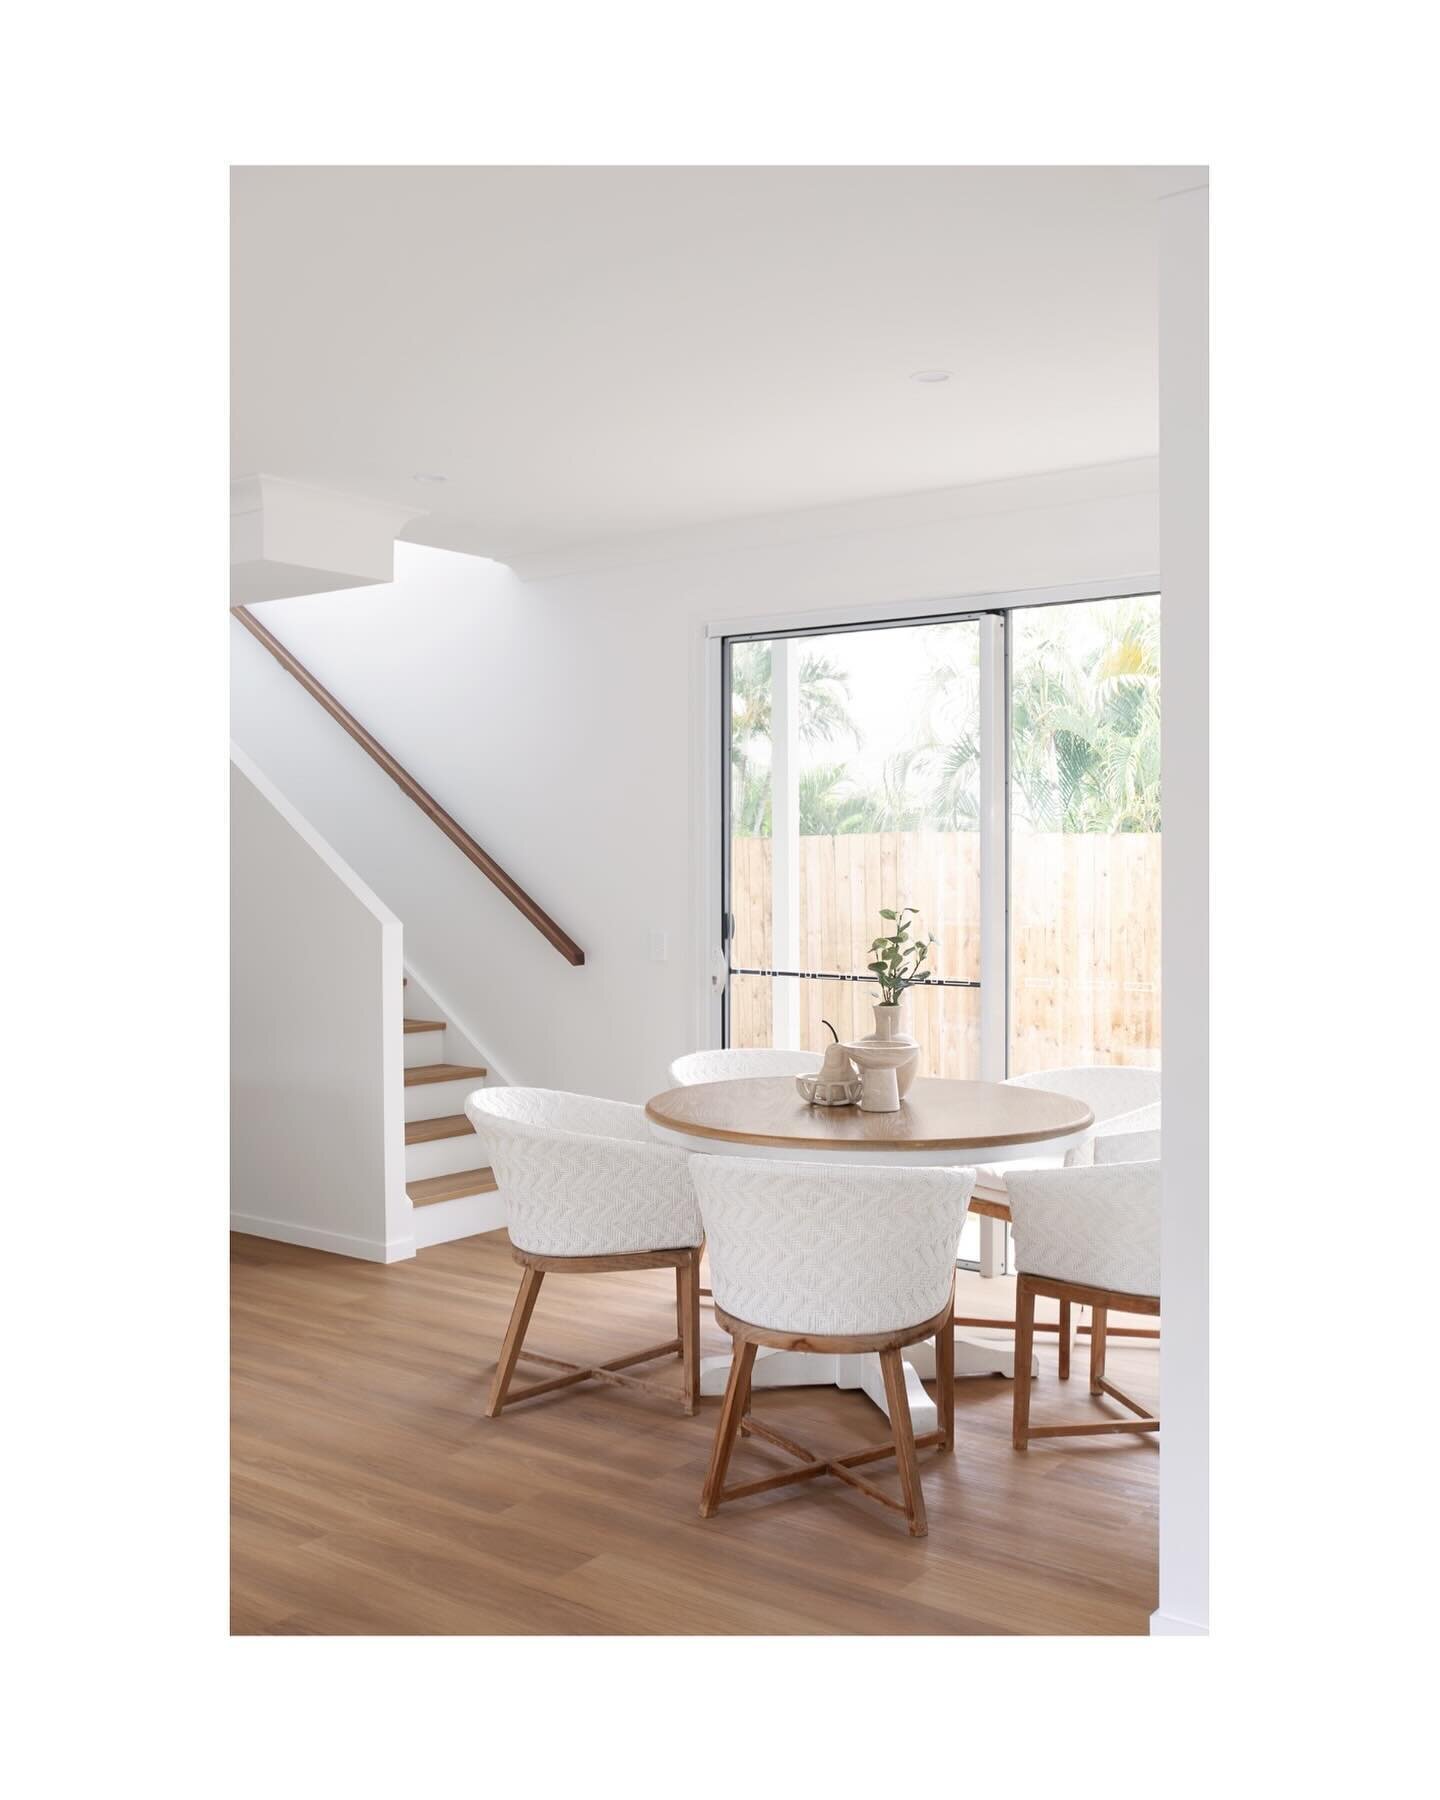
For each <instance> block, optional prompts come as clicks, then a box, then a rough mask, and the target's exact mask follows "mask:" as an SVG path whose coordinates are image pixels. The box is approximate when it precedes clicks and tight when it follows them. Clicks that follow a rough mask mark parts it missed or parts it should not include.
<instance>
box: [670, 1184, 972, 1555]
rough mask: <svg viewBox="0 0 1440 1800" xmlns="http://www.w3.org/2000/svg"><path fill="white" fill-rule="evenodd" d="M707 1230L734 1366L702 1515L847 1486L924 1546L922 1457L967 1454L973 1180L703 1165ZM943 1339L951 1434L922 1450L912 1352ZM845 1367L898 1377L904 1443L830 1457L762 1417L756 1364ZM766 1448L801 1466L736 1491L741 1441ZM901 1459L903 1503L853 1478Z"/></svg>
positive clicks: (889, 1386) (931, 1437)
mask: <svg viewBox="0 0 1440 1800" xmlns="http://www.w3.org/2000/svg"><path fill="white" fill-rule="evenodd" d="M690 1170H691V1175H692V1178H693V1180H694V1183H695V1191H696V1194H697V1196H698V1198H699V1202H700V1213H701V1217H702V1219H703V1220H704V1223H705V1234H706V1243H707V1247H708V1250H709V1256H710V1280H711V1284H712V1286H713V1289H714V1295H715V1317H716V1319H717V1320H718V1322H719V1323H720V1324H721V1325H723V1326H724V1328H725V1329H726V1330H727V1331H728V1332H729V1333H730V1335H731V1337H732V1338H733V1340H734V1344H735V1358H734V1361H733V1363H732V1364H731V1368H730V1380H729V1385H728V1386H727V1388H726V1390H725V1400H724V1404H723V1406H722V1407H721V1412H720V1421H719V1424H718V1426H717V1427H716V1432H715V1445H714V1449H713V1452H712V1455H711V1458H710V1469H709V1473H708V1474H707V1475H706V1477H705V1486H704V1490H703V1493H702V1496H701V1501H700V1511H701V1514H702V1515H703V1516H704V1517H705V1518H707V1519H708V1518H710V1517H711V1516H712V1515H713V1514H714V1512H715V1510H716V1508H717V1507H718V1506H720V1505H722V1504H723V1503H724V1502H725V1501H727V1500H738V1499H741V1498H742V1497H743V1496H745V1495H747V1494H759V1493H764V1492H767V1491H768V1490H769V1489H771V1488H776V1487H783V1486H785V1485H787V1484H788V1483H790V1482H793V1481H809V1480H812V1479H813V1478H814V1477H815V1476H817V1475H826V1474H828V1475H834V1476H837V1477H838V1478H839V1479H840V1480H841V1481H843V1482H845V1483H847V1484H848V1485H849V1486H851V1487H854V1488H858V1489H859V1490H860V1492H861V1493H863V1494H866V1495H868V1497H869V1498H870V1499H872V1500H878V1501H879V1502H880V1503H881V1504H882V1505H884V1506H888V1507H892V1508H893V1509H894V1510H896V1511H898V1512H902V1513H903V1514H904V1515H905V1518H906V1520H907V1521H908V1523H909V1526H910V1533H911V1535H912V1536H913V1537H923V1536H924V1535H925V1533H926V1530H927V1525H926V1519H925V1499H924V1495H923V1494H922V1493H921V1491H920V1475H919V1469H918V1466H917V1463H916V1456H915V1452H916V1449H917V1447H918V1448H924V1447H927V1446H929V1445H932V1444H934V1445H937V1446H938V1447H939V1448H940V1449H942V1450H950V1449H952V1448H953V1446H954V1442H955V1362H954V1350H955V1339H954V1333H953V1331H952V1328H951V1317H952V1314H953V1311H954V1298H955V1246H956V1244H957V1242H958V1241H959V1237H960V1230H961V1227H962V1226H963V1225H964V1223H965V1208H966V1206H967V1204H968V1202H969V1198H970V1189H971V1186H972V1184H973V1182H974V1170H973V1169H893V1168H892V1169H849V1168H832V1167H830V1166H828V1165H822V1164H812V1163H795V1162H774V1161H770V1160H768V1159H760V1160H752V1159H751V1158H749V1157H726V1156H692V1157H691V1158H690ZM931 1337H933V1338H934V1339H935V1370H936V1375H935V1378H936V1385H937V1406H938V1410H939V1415H940V1428H939V1429H938V1430H937V1431H933V1432H930V1433H927V1434H926V1435H925V1436H923V1437H921V1438H920V1439H918V1440H917V1439H916V1437H915V1433H914V1429H913V1427H912V1425H911V1422H910V1408H909V1404H908V1402H907V1400H906V1396H905V1371H904V1367H903V1365H902V1363H901V1359H900V1352H901V1350H902V1349H904V1348H905V1346H906V1345H907V1344H916V1343H920V1342H922V1341H923V1340H924V1339H926V1338H931ZM762 1345H768V1346H771V1347H772V1348H775V1349H779V1350H800V1351H807V1350H808V1351H813V1352H816V1353H818V1354H821V1355H828V1356H836V1355H839V1356H845V1355H857V1354H865V1353H869V1352H876V1353H878V1355H879V1357H880V1363H881V1367H882V1369H883V1371H884V1376H885V1393H886V1398H887V1400H888V1403H889V1411H890V1426H891V1431H892V1440H891V1442H890V1443H888V1444H884V1445H874V1446H867V1447H866V1448H865V1449H863V1450H858V1451H852V1452H850V1453H849V1454H837V1455H833V1456H832V1455H821V1454H819V1453H817V1452H815V1451H811V1450H807V1449H806V1448H805V1447H804V1446H803V1445H801V1444H796V1443H794V1442H792V1441H791V1440H790V1439H789V1438H787V1437H784V1436H782V1435H781V1434H780V1433H779V1432H778V1431H775V1430H773V1429H772V1428H771V1427H770V1426H768V1425H765V1424H763V1423H762V1422H761V1421H760V1420H758V1419H756V1418H754V1417H753V1416H751V1414H750V1376H751V1370H752V1368H753V1366H754V1362H755V1353H756V1350H757V1349H758V1348H759V1347H760V1346H762ZM742 1433H743V1434H744V1435H745V1436H747V1437H756V1438H759V1439H761V1440H762V1441H764V1442H766V1443H769V1444H772V1445H774V1446H775V1447H776V1448H777V1449H779V1450H783V1451H784V1452H786V1454H788V1455H790V1456H793V1457H795V1458H796V1459H797V1460H798V1461H799V1464H800V1466H799V1467H798V1468H796V1469H793V1470H788V1471H785V1472H783V1473H781V1474H778V1475H769V1476H765V1477H762V1478H760V1479H758V1480H755V1481H747V1482H741V1483H740V1484H739V1485H738V1486H735V1487H726V1485H725V1474H726V1470H727V1469H728V1467H729V1463H730V1457H731V1452H732V1451H733V1450H734V1448H735V1439H736V1437H737V1435H740V1434H742ZM887 1456H894V1457H895V1459H896V1464H897V1466H898V1469H899V1473H900V1488H901V1493H902V1496H903V1500H902V1501H899V1502H897V1501H896V1500H894V1499H893V1498H892V1497H891V1496H890V1495H888V1494H886V1493H884V1492H883V1491H882V1490H881V1489H879V1488H877V1487H874V1486H872V1484H871V1483H870V1482H868V1481H865V1480H864V1479H862V1477H860V1476H859V1475H857V1474H855V1473H854V1470H855V1467H856V1465H857V1464H860V1463H869V1462H878V1461H880V1460H882V1459H883V1458H885V1457H887Z"/></svg>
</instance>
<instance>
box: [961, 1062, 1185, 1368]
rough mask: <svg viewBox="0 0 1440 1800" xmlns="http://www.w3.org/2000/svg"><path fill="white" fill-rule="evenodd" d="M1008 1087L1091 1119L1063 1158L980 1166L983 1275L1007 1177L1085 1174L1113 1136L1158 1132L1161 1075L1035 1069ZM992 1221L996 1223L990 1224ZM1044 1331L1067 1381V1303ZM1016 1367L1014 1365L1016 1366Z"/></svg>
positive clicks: (968, 1320) (975, 1318) (991, 1264)
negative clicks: (1039, 1091)
mask: <svg viewBox="0 0 1440 1800" xmlns="http://www.w3.org/2000/svg"><path fill="white" fill-rule="evenodd" d="M1009 1085H1010V1086H1011V1087H1033V1088H1043V1089H1044V1090H1045V1091H1046V1092H1047V1093H1051V1094H1067V1095H1069V1096H1070V1097H1071V1098H1072V1099H1075V1100H1083V1101H1084V1103H1085V1105H1086V1106H1088V1107H1089V1108H1090V1110H1091V1112H1092V1113H1094V1115H1095V1123H1094V1125H1093V1126H1092V1127H1091V1129H1090V1131H1089V1132H1088V1133H1087V1134H1086V1136H1085V1138H1084V1140H1083V1141H1082V1142H1081V1143H1079V1144H1075V1145H1072V1146H1071V1148H1070V1149H1069V1150H1066V1151H1065V1152H1064V1153H1063V1154H1062V1155H1058V1156H1056V1155H1050V1156H1045V1155H1041V1156H1032V1157H1022V1158H1019V1159H1017V1160H1016V1161H1014V1162H1008V1163H991V1164H987V1165H982V1166H981V1167H980V1168H978V1169H977V1170H976V1171H975V1177H976V1188H977V1193H976V1196H975V1203H974V1210H975V1211H976V1212H978V1213H980V1215H981V1227H980V1231H981V1239H980V1244H981V1249H980V1265H981V1269H982V1271H983V1272H984V1273H985V1274H987V1275H998V1274H999V1273H1000V1255H999V1239H998V1236H997V1233H998V1231H999V1229H1000V1226H999V1223H998V1222H999V1221H1001V1220H1003V1219H1004V1218H1005V1216H1006V1213H1007V1210H1008V1208H1007V1205H1006V1194H1007V1191H1008V1183H1009V1179H1010V1177H1011V1175H1013V1174H1017V1173H1020V1172H1021V1171H1023V1170H1026V1169H1060V1168H1065V1169H1074V1168H1085V1167H1088V1166H1089V1165H1090V1164H1092V1163H1094V1162H1097V1161H1099V1160H1100V1156H1099V1151H1098V1149H1097V1146H1098V1145H1099V1143H1100V1141H1101V1139H1102V1138H1105V1137H1109V1136H1112V1135H1114V1134H1115V1133H1125V1134H1127V1135H1128V1134H1129V1133H1131V1132H1136V1131H1152V1130H1153V1131H1158V1130H1159V1129H1160V1071H1159V1070H1158V1069H1132V1068H1126V1067H1122V1066H1121V1065H1119V1064H1114V1063H1105V1064H1099V1065H1096V1066H1094V1067H1089V1068H1081V1069H1037V1070H1036V1071H1035V1073H1034V1074H1032V1075H1012V1076H1011V1077H1010V1079H1009ZM1154 1154H1155V1155H1157V1156H1158V1155H1159V1151H1158V1150H1157V1151H1155V1152H1154ZM992 1220H993V1221H995V1222H994V1223H992ZM1000 1322H1001V1321H997V1320H995V1319H992V1318H989V1317H986V1316H981V1315H978V1314H975V1315H971V1314H966V1315H965V1316H963V1317H961V1318H958V1319H957V1320H956V1323H957V1324H959V1325H987V1326H994V1325H995V1324H997V1323H1000ZM1043 1329H1045V1330H1047V1331H1049V1330H1058V1331H1059V1334H1060V1379H1061V1380H1062V1381H1068V1380H1069V1378H1070V1352H1071V1345H1072V1341H1073V1336H1074V1324H1073V1321H1072V1317H1071V1308H1070V1303H1069V1301H1068V1300H1062V1301H1061V1303H1060V1320H1059V1324H1058V1326H1048V1325H1047V1326H1045V1327H1043ZM1017 1366H1018V1365H1017Z"/></svg>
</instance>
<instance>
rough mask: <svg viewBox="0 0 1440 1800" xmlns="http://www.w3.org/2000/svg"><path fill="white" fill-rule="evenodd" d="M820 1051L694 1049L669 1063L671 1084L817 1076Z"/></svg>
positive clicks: (688, 1084) (691, 1084)
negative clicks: (759, 1076) (774, 1076)
mask: <svg viewBox="0 0 1440 1800" xmlns="http://www.w3.org/2000/svg"><path fill="white" fill-rule="evenodd" d="M821 1060H822V1059H821V1056H820V1053H819V1051H817V1050H692V1051H691V1053H690V1054H689V1055H688V1056H677V1057H676V1058H675V1060H674V1062H672V1063H671V1065H670V1083H671V1086H672V1087H694V1086H695V1085H696V1084H697V1083H699V1082H702V1081H744V1080H746V1079H748V1078H750V1077H753V1076H757V1075H818V1074H819V1072H820V1063H821Z"/></svg>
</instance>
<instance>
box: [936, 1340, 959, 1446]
mask: <svg viewBox="0 0 1440 1800" xmlns="http://www.w3.org/2000/svg"><path fill="white" fill-rule="evenodd" d="M935 1404H936V1410H937V1412H938V1413H939V1414H940V1429H941V1430H942V1431H943V1432H944V1433H945V1441H944V1442H943V1443H942V1444H941V1446H940V1448H941V1450H953V1449H954V1448H955V1327H954V1326H953V1325H946V1327H945V1329H944V1330H943V1331H940V1332H937V1333H936V1335H935Z"/></svg>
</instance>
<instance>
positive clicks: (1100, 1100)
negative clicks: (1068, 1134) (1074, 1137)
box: [1008, 1063, 1160, 1169]
mask: <svg viewBox="0 0 1440 1800" xmlns="http://www.w3.org/2000/svg"><path fill="white" fill-rule="evenodd" d="M1008 1085H1009V1086H1010V1087H1030V1088H1043V1089H1044V1090H1045V1091H1046V1092H1047V1093H1051V1094H1067V1095H1069V1096H1070V1098H1071V1099H1072V1100H1083V1101H1084V1103H1085V1105H1086V1106H1088V1107H1089V1108H1090V1110H1091V1112H1092V1113H1094V1115H1095V1124H1094V1126H1093V1127H1092V1129H1091V1130H1090V1132H1089V1133H1088V1134H1087V1136H1086V1138H1085V1140H1084V1142H1083V1143H1079V1144H1075V1145H1073V1146H1072V1147H1071V1148H1070V1149H1069V1150H1067V1151H1066V1152H1065V1155H1064V1159H1063V1164H1062V1165H1061V1166H1063V1167H1064V1168H1067V1169H1074V1168H1083V1167H1086V1166H1087V1165H1088V1164H1090V1163H1091V1162H1093V1161H1094V1145H1095V1140H1096V1138H1098V1137H1102V1136H1104V1135H1105V1133H1106V1131H1107V1129H1127V1128H1129V1127H1125V1126H1122V1124H1121V1121H1122V1120H1125V1119H1128V1117H1129V1115H1130V1114H1132V1113H1135V1112H1137V1111H1141V1110H1142V1109H1143V1110H1144V1111H1146V1112H1148V1113H1151V1115H1152V1116H1150V1117H1148V1118H1146V1119H1143V1120H1137V1121H1136V1122H1135V1124H1134V1126H1133V1129H1136V1130H1139V1129H1142V1128H1143V1127H1146V1126H1149V1125H1151V1124H1158V1123H1159V1106H1160V1071H1159V1070H1158V1069H1132V1068H1127V1067H1126V1066H1124V1065H1123V1064H1120V1063H1102V1064H1100V1065H1098V1066H1096V1067H1094V1068H1088V1069H1037V1070H1036V1071H1035V1072H1034V1073H1033V1074H1029V1075H1012V1076H1011V1077H1010V1079H1009V1083H1008ZM1008 1166H1009V1167H1011V1168H1013V1167H1014V1166H1015V1165H1014V1164H1010V1165H1008Z"/></svg>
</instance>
